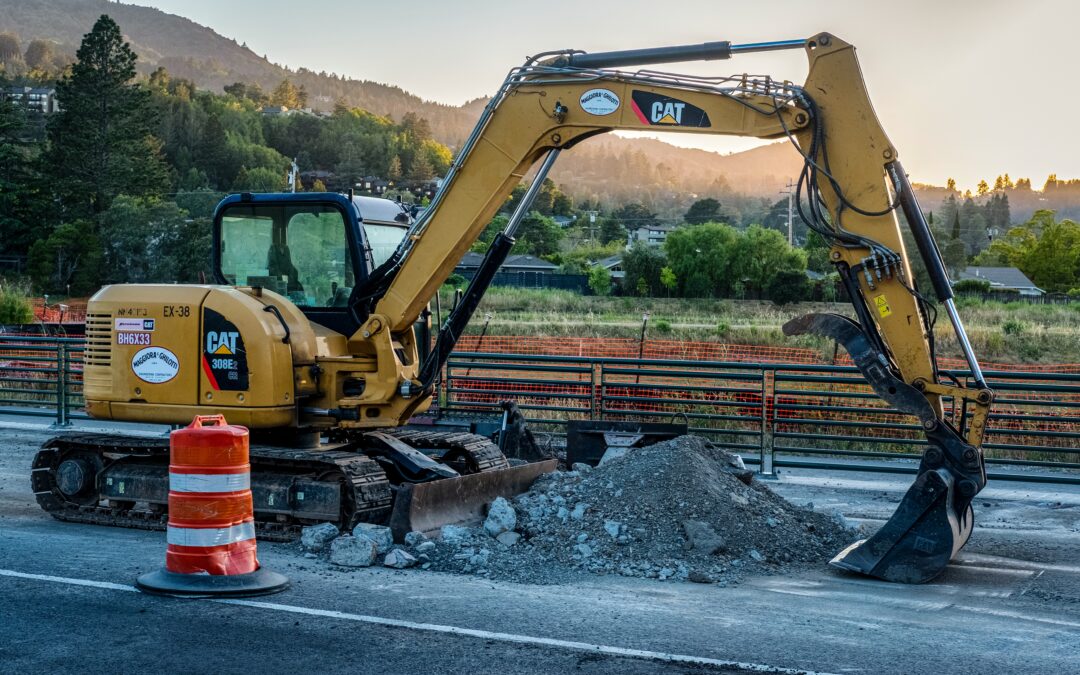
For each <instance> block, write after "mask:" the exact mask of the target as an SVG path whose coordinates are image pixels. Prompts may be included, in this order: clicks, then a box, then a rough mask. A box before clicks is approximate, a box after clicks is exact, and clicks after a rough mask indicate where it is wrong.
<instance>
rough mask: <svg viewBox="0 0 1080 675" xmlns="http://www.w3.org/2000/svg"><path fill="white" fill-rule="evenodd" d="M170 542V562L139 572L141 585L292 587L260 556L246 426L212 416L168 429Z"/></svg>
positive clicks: (250, 589) (237, 590)
mask: <svg viewBox="0 0 1080 675" xmlns="http://www.w3.org/2000/svg"><path fill="white" fill-rule="evenodd" d="M166 541H167V542H168V545H167V548H166V552H165V569H163V570H158V571H156V572H151V573H150V574H144V575H143V576H141V577H139V578H138V580H137V581H136V584H135V585H136V586H137V587H138V588H139V589H140V590H144V591H147V592H150V593H158V594H165V595H183V596H205V595H213V596H234V597H235V596H244V595H263V594H266V593H276V592H277V591H282V590H284V589H285V588H286V587H287V586H288V584H289V581H288V579H286V578H285V577H284V576H282V575H280V574H277V573H276V572H271V571H269V570H266V569H264V568H262V567H260V566H259V560H258V558H257V556H256V549H255V514H254V511H253V508H252V500H251V465H250V464H249V462H248V430H247V429H246V428H244V427H241V426H235V425H230V424H228V423H227V422H226V421H225V417H224V416H222V415H207V416H198V417H196V418H195V420H194V421H193V422H192V423H191V424H190V425H189V426H188V427H186V428H184V429H178V430H176V431H174V432H172V434H170V436H169V522H168V528H167V535H166Z"/></svg>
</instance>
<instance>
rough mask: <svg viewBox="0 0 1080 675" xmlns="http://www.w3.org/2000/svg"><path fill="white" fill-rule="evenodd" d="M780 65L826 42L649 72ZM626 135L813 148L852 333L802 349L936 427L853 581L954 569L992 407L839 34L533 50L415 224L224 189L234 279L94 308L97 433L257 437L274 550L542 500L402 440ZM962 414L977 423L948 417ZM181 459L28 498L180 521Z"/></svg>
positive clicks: (346, 205)
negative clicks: (508, 281) (123, 429)
mask: <svg viewBox="0 0 1080 675" xmlns="http://www.w3.org/2000/svg"><path fill="white" fill-rule="evenodd" d="M781 49H801V50H804V51H805V53H806V55H807V57H808V59H809V73H808V76H807V79H806V82H805V83H804V84H803V85H801V86H800V85H797V84H794V83H792V82H789V81H780V80H775V79H772V78H769V77H755V76H749V75H739V76H734V77H696V76H688V75H679V74H673V73H668V72H662V71H658V70H649V69H643V67H645V66H652V65H655V64H661V63H671V62H685V61H694V60H714V59H727V58H730V57H732V56H734V55H738V54H744V53H753V52H763V51H772V50H781ZM628 67H631V68H633V70H627V69H626V68H628ZM615 130H627V131H653V132H655V131H666V132H678V133H691V134H724V135H734V136H747V137H756V138H762V139H788V140H789V141H791V143H793V144H794V145H795V147H796V148H797V150H798V151H799V153H800V154H801V155H802V157H803V160H804V167H803V170H802V173H801V175H800V177H799V181H798V188H797V190H798V193H799V196H800V199H798V200H796V203H797V204H799V205H800V207H799V209H800V215H801V216H802V218H803V220H804V221H805V222H806V224H807V225H808V227H810V228H811V229H812V230H814V231H815V232H817V233H818V234H820V235H821V236H822V237H824V238H825V239H826V240H827V241H828V242H830V244H831V253H830V255H831V258H832V262H833V263H834V265H835V266H836V270H837V272H838V273H839V276H840V279H841V280H842V283H843V284H844V286H845V288H846V290H847V294H848V296H849V297H850V298H851V300H852V303H853V306H854V315H855V320H852V319H851V318H848V317H844V316H839V315H831V314H814V315H808V316H804V317H801V318H798V319H794V320H792V321H790V322H789V323H788V324H786V325H785V326H784V330H785V333H787V334H789V335H795V334H804V333H813V334H817V335H822V336H827V337H829V338H832V339H835V340H836V341H837V342H838V343H840V344H842V345H843V346H844V347H845V348H846V349H847V351H848V352H849V353H850V355H851V357H852V359H853V360H854V362H855V364H856V365H857V366H858V368H859V369H860V371H861V372H862V374H863V375H864V376H865V377H866V379H867V381H868V382H869V383H870V384H871V385H872V387H873V389H874V391H875V392H876V393H877V394H878V395H880V396H881V398H883V399H884V400H885V401H887V402H888V403H889V404H891V406H893V407H894V408H895V409H896V410H898V411H900V412H903V413H908V414H911V415H914V416H916V417H917V418H918V420H919V421H920V423H921V425H922V427H923V429H924V430H925V432H926V437H927V441H928V444H927V448H926V450H925V452H924V454H923V457H922V461H921V465H920V467H919V472H918V477H917V478H916V480H915V482H914V484H913V485H912V487H911V488H910V489H909V491H908V492H907V494H906V495H905V497H904V498H903V500H902V501H901V503H900V505H899V507H898V509H897V511H896V513H895V514H894V515H893V516H892V518H891V519H890V520H889V521H888V522H887V523H886V524H885V525H884V526H883V527H882V528H881V529H880V530H879V531H878V532H877V533H876V534H874V535H873V536H871V537H869V539H867V540H863V541H859V542H856V543H854V544H852V545H851V546H850V547H849V548H848V549H846V550H845V551H843V552H841V553H840V554H839V555H837V557H836V558H835V559H834V560H833V565H835V566H837V567H840V568H843V569H846V570H851V571H854V572H858V573H862V574H866V575H871V576H875V577H879V578H882V579H887V580H892V581H899V582H922V581H926V580H928V579H930V578H932V577H934V576H935V575H937V574H938V573H940V572H941V571H942V570H943V569H944V568H945V565H946V564H947V563H948V562H949V560H950V559H951V558H952V557H953V556H954V555H955V554H956V552H957V551H958V550H959V549H960V548H961V547H962V546H963V545H964V543H965V542H966V541H967V539H968V537H969V535H970V534H971V529H972V522H973V514H972V509H971V502H972V498H973V497H974V496H975V495H976V494H977V493H978V492H979V491H980V490H981V489H982V488H983V487H984V485H985V484H986V471H985V466H984V460H983V453H982V450H981V444H982V439H983V434H984V431H985V425H986V421H987V417H988V414H989V406H990V404H991V401H992V399H993V392H992V391H990V390H989V389H988V388H987V387H986V386H985V383H984V380H983V376H982V373H981V371H980V369H979V365H978V362H977V360H976V358H975V355H974V354H973V352H972V349H971V346H970V344H969V342H968V340H967V337H966V335H965V333H964V329H963V326H962V324H961V321H960V317H959V316H958V314H957V312H956V308H955V306H954V304H953V300H952V288H951V285H950V283H949V279H948V276H947V273H946V271H945V268H944V266H943V264H942V261H941V256H940V254H939V252H938V249H937V246H936V244H935V242H934V239H933V236H932V234H931V232H930V229H929V227H928V226H927V223H926V222H925V220H924V218H923V214H922V211H921V210H920V208H919V205H918V203H917V201H916V198H915V194H914V192H913V191H912V187H911V184H910V182H909V181H908V178H907V176H906V174H905V173H904V169H903V168H902V166H901V164H900V161H899V153H898V151H897V149H896V148H895V147H894V146H893V144H892V143H891V142H890V140H889V138H888V137H887V136H886V135H885V132H884V131H883V130H882V128H881V125H880V123H879V122H878V119H877V116H876V115H875V113H874V110H873V108H872V106H871V103H870V100H869V98H868V95H867V92H866V87H865V84H864V82H863V78H862V74H861V72H860V69H859V65H858V62H857V60H856V57H855V49H854V48H853V47H852V46H851V45H850V44H848V43H846V42H844V41H842V40H840V39H838V38H836V37H835V36H832V35H830V34H828V33H821V34H818V35H815V36H813V37H812V38H809V39H802V40H790V41H781V42H766V43H754V44H731V43H729V42H712V43H705V44H701V45H688V46H678V47H662V48H653V49H638V50H629V51H619V52H606V53H585V52H581V51H575V50H561V51H555V52H549V53H544V54H540V55H538V56H535V57H532V58H530V59H528V60H527V61H526V63H525V64H524V65H522V66H520V67H518V68H515V69H513V70H512V71H511V72H510V73H509V75H508V77H507V79H506V80H505V82H504V83H503V85H502V87H501V88H500V89H499V91H498V92H497V93H496V95H495V96H494V97H493V98H492V99H491V101H490V103H489V104H488V105H487V106H486V108H485V109H484V111H483V113H482V115H481V117H480V120H479V122H478V123H477V125H476V127H475V129H474V130H473V132H472V134H471V135H470V136H469V137H468V139H467V141H466V142H465V143H464V145H463V147H462V148H461V150H460V152H459V153H458V155H457V158H456V159H455V161H454V163H453V166H452V167H451V169H450V170H449V172H448V174H447V176H446V178H445V181H444V185H443V187H442V188H441V189H440V191H439V192H438V193H437V194H436V196H435V197H434V199H433V200H432V203H431V205H430V207H429V208H428V209H427V210H426V212H425V213H424V214H423V215H422V216H420V217H419V218H417V219H416V220H415V221H414V220H413V219H412V218H411V217H410V214H409V213H408V212H407V211H406V210H405V209H404V208H402V207H400V206H398V205H396V204H394V203H392V202H388V201H386V200H376V199H371V198H363V197H352V195H349V196H344V195H339V194H325V193H322V194H319V193H315V194H239V195H232V196H230V197H228V198H226V199H225V200H224V201H222V202H221V204H220V205H219V206H218V208H217V211H216V214H215V216H214V223H213V243H214V246H213V273H214V276H215V282H216V283H214V284H211V285H116V286H109V287H106V288H103V289H102V290H101V291H100V292H98V293H97V294H96V295H95V296H94V297H93V298H92V299H91V301H90V304H89V308H88V313H87V343H86V353H85V370H84V387H85V388H84V391H85V399H86V408H87V410H88V411H89V413H90V414H91V415H93V416H94V417H96V418H99V419H113V420H128V421H138V422H154V423H166V424H186V423H187V422H188V421H190V420H191V418H192V417H193V416H194V415H203V414H218V413H220V414H223V415H225V416H226V417H227V418H228V420H229V421H230V422H233V423H236V424H243V425H246V426H248V427H250V428H251V429H252V432H253V439H254V441H255V445H254V447H253V449H252V482H253V485H252V489H253V493H254V498H255V512H256V519H257V525H258V527H259V534H260V536H262V537H264V538H266V537H269V538H289V537H292V536H295V535H296V532H297V531H298V529H299V527H300V526H301V525H303V524H304V523H310V522H319V521H330V522H335V523H337V524H339V525H340V526H342V527H348V526H350V525H351V524H353V523H355V522H359V521H385V520H386V519H387V518H390V514H391V510H392V509H393V510H394V512H395V513H396V512H397V511H398V508H399V507H401V506H402V505H403V504H405V505H406V507H407V508H406V509H405V511H406V512H407V513H409V512H410V511H409V508H410V507H408V503H409V502H412V507H411V508H412V511H411V513H412V515H413V516H417V514H419V513H420V512H423V513H422V515H423V517H422V518H419V519H420V520H425V518H426V520H425V522H426V523H427V524H429V525H430V524H433V523H437V522H438V521H439V520H440V519H449V518H450V515H451V512H454V511H455V510H457V509H459V508H461V506H462V504H465V503H467V502H469V501H470V500H472V501H473V502H475V501H477V500H478V499H485V498H487V497H489V496H490V495H491V494H493V493H494V492H495V491H500V490H501V491H503V492H506V491H511V492H512V491H513V490H517V489H522V488H523V486H525V485H527V484H528V482H529V481H530V480H531V479H532V478H534V477H535V476H536V475H537V472H538V471H540V470H550V466H547V468H546V469H537V468H535V467H536V466H537V465H524V466H515V467H510V466H509V465H508V463H507V460H506V459H505V457H504V456H503V454H502V453H501V452H500V451H499V448H498V446H496V445H495V444H494V443H492V442H491V441H489V440H488V439H486V438H484V437H481V436H475V435H472V434H465V433H457V432H444V431H437V430H434V429H428V430H423V429H421V430H418V429H416V428H414V427H407V426H405V425H406V423H407V422H408V420H409V419H410V418H411V417H412V416H413V415H415V414H416V413H420V412H423V411H424V410H426V409H427V408H428V406H429V405H430V404H431V399H432V392H433V385H434V383H435V381H436V377H437V374H438V373H439V371H440V368H441V367H442V365H443V364H444V362H445V360H446V358H447V356H448V355H449V353H450V351H451V350H452V349H453V347H454V345H455V342H456V341H457V339H458V338H459V337H460V335H461V334H462V332H463V331H464V329H465V327H466V325H467V324H468V321H469V319H470V317H471V315H472V313H473V312H474V310H475V309H476V307H477V305H478V303H479V301H480V299H481V297H482V296H483V294H484V292H485V291H486V289H487V288H488V286H489V285H490V283H491V281H492V278H493V276H494V274H495V272H496V270H497V269H498V268H499V266H500V264H501V263H502V262H503V261H504V260H505V259H506V256H507V255H508V254H509V252H510V249H511V248H512V246H513V245H514V233H515V230H516V229H517V227H518V225H519V224H520V222H521V220H522V218H523V216H524V215H525V214H526V213H527V211H528V209H529V207H530V205H531V203H532V201H533V198H534V197H535V195H536V193H537V192H538V190H539V188H540V185H541V184H542V182H543V180H544V178H545V177H546V176H547V174H548V171H549V170H550V169H551V167H552V165H553V163H554V162H555V160H556V158H557V157H558V156H559V154H560V153H561V152H562V151H564V150H568V149H570V148H572V147H573V146H575V145H576V144H578V143H580V142H581V141H583V140H585V139H587V138H590V137H592V136H596V135H598V134H602V133H605V132H609V131H615ZM537 164H539V168H538V169H537V170H536V173H535V174H534V176H533V178H532V181H531V183H530V185H529V187H528V190H527V191H526V192H525V194H524V196H523V198H522V199H521V201H520V202H519V204H518V206H517V209H516V210H515V212H514V213H513V215H512V216H511V217H510V219H509V222H508V223H507V225H506V229H505V231H503V232H502V233H500V234H499V235H497V237H496V238H495V240H494V241H493V243H492V244H491V246H490V247H489V249H488V251H487V254H486V256H485V258H484V261H483V263H482V264H481V266H480V268H479V270H478V272H477V273H476V275H475V277H474V278H473V279H472V281H471V282H470V284H469V286H468V288H467V289H466V291H465V293H464V295H463V296H462V298H461V300H460V301H459V302H458V303H457V304H456V306H455V307H454V309H453V310H452V311H451V312H450V313H449V315H448V318H447V319H446V321H445V323H444V324H443V325H442V326H441V327H440V329H439V331H438V333H437V336H436V338H435V340H434V346H431V345H430V343H429V344H419V343H418V342H419V341H418V340H417V338H416V333H415V331H414V324H416V323H417V321H418V319H420V318H421V317H423V316H424V314H425V310H426V308H427V306H428V303H429V301H430V300H431V298H432V297H433V296H434V294H435V293H436V291H437V290H438V289H439V287H440V286H441V285H442V284H443V282H444V281H445V280H446V279H447V277H448V276H449V275H450V273H451V272H452V271H453V269H454V267H455V265H456V264H457V262H458V261H459V260H460V259H461V257H462V255H463V254H464V253H465V252H466V251H467V250H468V248H469V246H470V245H471V244H472V243H473V242H474V241H475V240H476V239H477V237H478V236H479V235H480V233H481V232H482V231H483V229H484V227H485V225H486V224H487V223H488V222H490V220H491V218H492V217H493V216H494V215H495V213H496V212H497V211H498V209H499V208H500V207H501V206H502V205H503V204H504V203H505V201H506V198H507V196H508V195H509V194H510V192H511V190H512V189H513V188H514V186H516V185H517V184H518V183H520V182H522V181H523V180H524V179H525V178H526V176H527V174H528V172H529V171H530V170H531V169H532V168H533V167H534V166H535V165H537ZM898 211H899V212H901V213H902V214H903V216H904V219H905V220H906V222H907V225H908V227H909V228H910V230H911V233H912V235H913V238H914V241H915V243H916V244H917V247H918V250H919V253H920V255H921V257H922V259H923V261H924V262H925V265H926V268H927V270H928V272H929V275H930V280H931V282H932V285H933V289H932V290H933V292H934V294H935V295H936V298H937V300H938V301H940V303H941V304H942V305H943V307H944V308H945V311H946V313H947V314H948V316H949V319H950V321H951V323H952V325H953V328H954V330H955V332H956V334H957V336H958V338H959V343H960V346H961V348H962V349H963V352H964V355H965V357H966V358H967V362H968V364H969V366H970V369H971V373H972V379H973V381H974V382H975V383H976V386H975V387H965V386H962V385H961V383H960V382H958V381H957V380H956V379H955V378H952V377H951V376H949V375H948V374H946V373H941V372H939V371H938V369H937V367H936V360H935V353H934V332H933V327H934V320H935V317H936V306H935V303H933V302H932V301H931V300H930V299H928V298H927V297H926V296H925V295H923V291H921V290H920V289H917V288H916V286H915V282H914V277H913V275H912V269H911V264H910V261H909V258H908V254H907V252H906V251H905V247H904V241H903V239H902V237H901V231H900V227H899V220H898V213H897V212H898ZM943 397H948V398H951V399H952V400H953V401H958V402H961V403H962V404H963V407H964V409H965V410H967V411H970V412H969V414H965V415H962V416H961V419H953V420H949V419H947V418H946V416H945V414H944V413H943V406H942V398H943ZM167 463H168V452H167V447H166V445H165V442H164V441H163V440H159V439H137V438H130V437H125V436H107V435H97V434H69V435H66V436H60V437H58V438H55V439H53V440H51V441H50V442H48V443H47V444H46V445H45V446H44V447H43V448H42V450H41V451H40V453H39V454H38V455H37V457H36V459H35V462H34V468H33V486H34V490H35V493H36V494H37V498H38V501H39V503H40V504H41V505H42V506H43V507H44V508H45V509H46V510H47V511H49V512H50V513H52V514H54V515H55V516H57V517H58V518H61V519H64V520H74V521H81V522H95V523H103V524H113V525H126V526H135V527H153V528H160V527H163V526H164V518H165V513H164V511H165V504H166V502H167V492H168V473H167ZM425 486H427V487H430V488H431V489H430V490H429V491H427V492H426V493H425V492H424V491H423V490H420V488H423V487H425ZM406 526H407V527H415V526H417V522H416V521H415V520H414V521H412V522H407V523H406ZM399 529H400V528H399Z"/></svg>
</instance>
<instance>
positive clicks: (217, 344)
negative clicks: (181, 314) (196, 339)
mask: <svg viewBox="0 0 1080 675" xmlns="http://www.w3.org/2000/svg"><path fill="white" fill-rule="evenodd" d="M239 337H240V333H237V332H234V331H220V332H219V331H215V330H211V331H207V332H206V353H207V354H230V355H231V354H235V353H236V341H237V339H239Z"/></svg>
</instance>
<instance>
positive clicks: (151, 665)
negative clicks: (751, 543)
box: [0, 429, 1080, 674]
mask: <svg viewBox="0 0 1080 675" xmlns="http://www.w3.org/2000/svg"><path fill="white" fill-rule="evenodd" d="M46 437H47V434H46V433H44V432H42V431H33V430H13V429H8V430H2V429H0V663H2V664H3V667H2V670H3V671H5V672H20V673H34V672H46V671H48V672H56V671H58V670H64V671H74V672H106V671H107V672H110V673H127V672H147V671H148V670H161V671H164V672H170V673H171V672H179V673H185V672H192V673H196V672H208V671H214V672H223V673H230V672H253V671H256V672H258V671H263V672H290V671H292V672H320V673H321V672H327V673H329V672H346V671H347V672H352V673H392V672H402V673H425V672H432V673H444V672H445V673H457V672H469V673H488V672H492V673H495V672H498V673H518V672H544V673H549V672H596V673H608V672H611V673H615V672H618V673H653V672H680V673H682V672H738V671H740V670H746V669H757V670H759V671H760V670H767V669H768V668H776V669H795V670H799V669H805V670H809V671H819V672H833V673H853V672H854V673H858V672H865V673H941V672H948V673H987V672H995V673H1003V672H1023V673H1054V674H1058V673H1067V672H1076V670H1077V664H1078V663H1080V555H1077V554H1078V552H1080V490H1077V489H1076V488H1060V487H1057V486H1047V485H1029V484H1021V483H1010V484H1002V485H1000V486H991V487H990V488H988V489H987V490H986V491H985V492H984V493H983V494H982V495H980V500H981V502H980V503H979V504H978V505H977V508H978V509H979V520H978V521H977V522H980V523H981V524H982V525H981V526H980V527H979V528H978V529H977V530H976V532H975V534H974V535H973V537H972V541H971V543H970V544H969V546H968V547H967V548H966V549H965V550H964V552H963V553H962V555H961V559H960V560H959V561H958V564H955V565H953V566H952V567H950V569H949V570H948V571H947V572H946V574H945V575H943V577H942V578H941V579H939V580H937V581H935V582H934V583H932V584H928V585H925V586H919V587H910V586H897V585H891V584H885V583H881V582H876V581H870V580H865V579H860V578H854V577H849V576H844V575H841V574H837V573H833V572H831V571H829V570H827V569H821V570H812V571H810V572H807V573H805V574H802V575H799V576H785V577H780V576H774V577H759V578H755V579H751V580H748V581H746V582H744V583H743V584H740V585H738V586H733V587H728V588H719V587H716V586H703V585H698V584H689V583H672V582H658V581H652V580H638V579H625V578H621V577H593V578H590V579H589V580H587V581H582V582H575V583H572V584H567V585H556V586H533V585H522V584H510V583H502V582H493V581H489V580H485V579H478V578H474V577H465V576H453V575H448V574H436V573H431V572H423V571H419V570H407V571H392V570H385V569H367V570H361V571H346V570H342V569H340V568H334V567H331V566H330V565H329V564H328V563H326V562H325V561H323V560H317V559H308V558H305V557H304V556H303V554H302V553H301V552H300V550H299V548H298V547H297V546H296V545H287V544H260V548H259V551H260V559H261V560H262V562H263V564H264V565H265V566H267V567H269V568H270V569H273V570H276V571H279V572H282V573H284V574H286V575H287V576H289V577H290V579H291V580H292V582H293V584H292V587H291V588H290V589H289V590H287V591H286V592H284V593H281V594H278V595H274V596H269V597H266V598H258V599H254V600H252V601H245V602H222V601H208V600H176V599H170V598H160V597H153V596H147V595H143V594H141V593H138V592H135V591H133V590H132V588H131V584H132V582H133V581H134V579H135V578H136V577H137V576H138V575H139V574H141V573H144V572H148V571H151V570H154V569H156V568H158V567H160V566H161V565H162V563H163V559H164V546H165V544H164V534H163V533H156V532H142V531H135V530H122V529H102V528H96V527H92V526H85V525H75V524H66V523H61V522H58V521H55V520H53V519H51V518H50V517H48V516H47V515H45V514H44V513H42V512H41V511H40V510H39V509H38V507H37V505H36V504H35V503H34V499H33V495H32V493H31V491H30V489H29V481H28V478H27V476H28V472H29V466H30V460H31V457H32V455H33V452H34V448H35V447H36V446H37V445H38V444H40V443H41V442H42V440H44V439H45V438H46ZM905 480H906V478H904V477H890V476H875V475H873V474H855V475H845V476H839V477H835V478H834V477H828V476H826V475H825V474H823V473H821V472H813V471H802V472H794V471H792V472H788V473H786V474H784V476H783V477H782V478H781V479H780V480H779V481H777V482H775V483H774V484H772V485H773V486H774V488H775V489H777V490H778V491H780V492H781V493H783V494H785V495H786V496H788V497H789V498H791V499H793V500H794V501H796V502H799V503H803V502H805V501H813V502H814V503H815V506H817V507H818V508H822V509H829V510H832V509H836V510H840V511H841V512H843V513H845V514H846V515H848V516H850V517H852V518H857V519H862V520H867V521H871V522H874V521H877V520H878V519H880V518H883V517H885V516H887V515H888V513H889V512H890V511H891V507H892V506H893V505H894V504H895V500H896V498H897V495H898V494H899V492H900V491H901V490H902V489H903V488H904V483H903V481H905ZM984 504H985V505H984ZM736 664H741V665H739V667H736ZM781 672H782V671H781Z"/></svg>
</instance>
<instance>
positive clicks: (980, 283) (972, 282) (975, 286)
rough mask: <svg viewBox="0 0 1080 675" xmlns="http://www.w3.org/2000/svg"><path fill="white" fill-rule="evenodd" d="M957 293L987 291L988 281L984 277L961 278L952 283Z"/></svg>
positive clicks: (988, 289)
mask: <svg viewBox="0 0 1080 675" xmlns="http://www.w3.org/2000/svg"><path fill="white" fill-rule="evenodd" d="M953 290H954V291H956V292H957V293H989V292H990V282H989V281H986V280H985V279H963V280H961V281H957V282H956V283H955V284H953Z"/></svg>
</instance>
